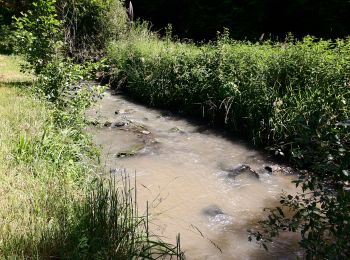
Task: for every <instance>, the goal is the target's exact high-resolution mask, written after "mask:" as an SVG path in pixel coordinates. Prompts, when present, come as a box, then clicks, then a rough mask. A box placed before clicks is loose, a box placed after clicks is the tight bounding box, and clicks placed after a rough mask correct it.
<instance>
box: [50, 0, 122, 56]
mask: <svg viewBox="0 0 350 260" xmlns="http://www.w3.org/2000/svg"><path fill="white" fill-rule="evenodd" d="M56 7H57V13H58V17H59V19H60V20H61V21H62V22H63V28H64V34H65V35H64V42H65V43H66V45H65V51H66V52H67V54H69V55H71V56H73V57H74V58H75V59H76V60H78V61H84V60H86V59H98V58H100V57H101V56H102V54H103V51H104V48H105V46H106V44H107V42H109V41H111V40H116V39H118V38H120V37H121V36H122V35H124V34H125V32H126V30H127V15H126V10H125V8H124V5H123V3H122V1H120V0H108V1H102V0H97V1H96V0H79V1H75V0H69V1H62V0H58V1H57V2H56Z"/></svg>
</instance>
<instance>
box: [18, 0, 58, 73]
mask: <svg viewBox="0 0 350 260" xmlns="http://www.w3.org/2000/svg"><path fill="white" fill-rule="evenodd" d="M55 2H56V1H55V0H50V1H44V0H37V1H35V2H34V3H33V9H32V10H29V11H28V12H26V13H23V14H22V16H21V17H18V18H15V20H16V22H15V27H16V34H15V35H16V40H17V43H16V50H17V52H18V53H21V54H23V55H25V58H26V61H27V62H29V64H30V66H29V69H34V71H35V73H40V72H41V70H42V69H43V68H44V67H45V66H46V65H47V64H48V63H49V62H50V61H51V60H52V59H53V58H54V57H55V56H56V55H57V52H58V49H59V48H60V47H61V45H62V42H61V41H60V40H61V38H62V37H61V30H60V25H61V22H60V21H59V20H58V19H57V14H56V8H55Z"/></svg>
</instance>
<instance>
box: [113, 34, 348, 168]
mask: <svg viewBox="0 0 350 260" xmlns="http://www.w3.org/2000/svg"><path fill="white" fill-rule="evenodd" d="M108 58H109V62H110V64H111V66H112V67H114V76H115V77H116V79H117V80H116V82H119V83H122V82H123V80H124V81H127V84H126V85H127V88H126V89H127V91H129V92H130V93H131V94H132V95H133V96H135V97H137V98H138V99H140V100H142V101H143V102H145V103H148V104H150V105H154V106H160V107H168V108H172V109H174V110H177V111H180V112H184V113H187V114H192V115H193V114H194V115H199V116H204V117H206V118H208V119H209V120H211V121H212V122H214V123H215V124H220V125H225V126H226V127H227V128H228V129H229V130H230V131H232V132H235V133H238V134H241V135H243V136H245V137H247V138H249V139H250V140H252V142H254V143H255V144H258V145H263V146H267V145H270V146H274V148H275V149H276V151H279V152H280V153H281V154H282V153H288V155H289V156H290V157H293V158H294V157H300V156H302V155H300V154H299V151H303V150H308V149H309V148H311V149H313V150H314V151H317V150H319V148H320V146H321V143H318V140H320V137H321V136H322V137H324V136H326V135H327V133H329V132H330V130H331V129H333V128H335V124H337V123H339V122H343V121H345V120H347V119H348V118H349V116H350V106H349V102H350V87H349V84H350V83H349V82H350V70H349V66H350V65H349V64H350V43H349V41H348V40H339V41H337V42H335V43H334V42H329V41H322V40H321V41H318V40H317V41H316V40H314V39H312V38H305V39H304V41H302V42H294V41H290V42H286V43H273V42H265V43H257V44H253V43H249V42H235V41H231V40H230V39H228V38H225V36H224V37H222V38H221V39H219V41H218V42H217V43H213V44H211V45H203V46H199V47H198V46H195V45H194V44H183V43H179V42H171V41H169V40H158V39H157V38H156V37H152V36H149V35H148V36H147V37H139V38H137V37H136V38H132V39H127V40H125V41H119V42H116V43H114V44H111V46H110V48H109V54H108ZM311 140H313V141H311ZM290 157H289V158H290ZM299 159H301V158H299ZM309 159H310V158H304V160H298V162H299V163H302V164H303V165H309V164H310V163H311V162H309V161H308V160H309Z"/></svg>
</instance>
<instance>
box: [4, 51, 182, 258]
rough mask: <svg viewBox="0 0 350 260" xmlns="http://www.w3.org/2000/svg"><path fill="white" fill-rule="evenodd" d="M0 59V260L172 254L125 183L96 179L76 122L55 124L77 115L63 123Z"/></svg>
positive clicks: (90, 150) (14, 60) (11, 63)
mask: <svg viewBox="0 0 350 260" xmlns="http://www.w3.org/2000/svg"><path fill="white" fill-rule="evenodd" d="M0 59H1V63H0V66H1V67H2V68H4V70H2V71H1V73H2V80H1V81H0V161H1V162H2V163H1V165H0V178H1V183H0V258H5V259H8V258H16V259H48V258H67V259H109V258H113V259H131V258H133V257H136V258H137V257H146V258H147V259H153V258H154V257H159V256H162V255H167V256H171V255H177V256H179V254H180V253H178V251H177V250H179V249H178V248H177V247H173V246H171V245H168V244H166V243H163V242H161V241H160V240H159V239H158V238H156V237H152V236H151V235H150V234H148V230H147V221H146V218H144V217H140V216H139V215H138V214H137V208H136V205H135V201H134V200H135V197H134V191H133V190H132V188H131V187H130V185H129V184H128V179H127V177H125V180H124V182H123V183H119V184H116V183H115V182H114V180H108V178H107V179H106V180H105V181H104V180H103V179H101V178H100V177H97V175H100V173H103V171H102V170H101V168H100V167H99V164H98V163H97V158H98V153H97V151H96V150H95V148H94V147H93V145H92V144H91V142H90V138H89V136H87V135H86V134H85V133H84V132H83V131H82V128H81V125H80V124H79V125H77V126H75V125H74V124H69V125H67V124H62V117H64V120H67V121H65V122H73V121H72V120H76V117H77V115H72V119H69V118H68V119H67V117H69V113H67V111H64V110H62V111H61V110H60V109H61V108H58V107H56V106H54V105H53V104H52V103H50V102H48V101H47V100H45V99H43V98H38V95H37V94H34V93H33V90H34V91H35V90H36V89H37V88H34V87H33V86H34V85H35V84H37V83H34V82H32V81H29V82H28V81H27V80H28V79H31V77H26V76H25V75H23V74H21V73H20V72H19V71H18V68H19V61H20V59H19V58H18V57H10V56H0ZM82 121H83V120H81V119H79V120H78V121H77V122H82ZM179 258H180V256H179Z"/></svg>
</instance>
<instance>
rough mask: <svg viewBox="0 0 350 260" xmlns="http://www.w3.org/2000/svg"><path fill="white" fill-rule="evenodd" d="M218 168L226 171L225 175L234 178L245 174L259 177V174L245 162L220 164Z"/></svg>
mask: <svg viewBox="0 0 350 260" xmlns="http://www.w3.org/2000/svg"><path fill="white" fill-rule="evenodd" d="M220 168H221V169H222V170H223V171H225V172H228V174H227V176H228V177H229V178H236V177H237V176H238V175H241V174H247V175H249V176H252V177H254V178H257V179H259V174H258V173H257V172H256V171H254V170H253V169H252V168H251V167H250V166H249V165H247V164H238V165H236V166H225V165H220Z"/></svg>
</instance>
